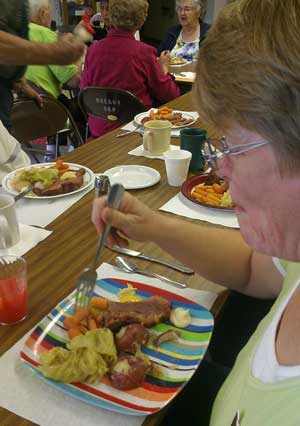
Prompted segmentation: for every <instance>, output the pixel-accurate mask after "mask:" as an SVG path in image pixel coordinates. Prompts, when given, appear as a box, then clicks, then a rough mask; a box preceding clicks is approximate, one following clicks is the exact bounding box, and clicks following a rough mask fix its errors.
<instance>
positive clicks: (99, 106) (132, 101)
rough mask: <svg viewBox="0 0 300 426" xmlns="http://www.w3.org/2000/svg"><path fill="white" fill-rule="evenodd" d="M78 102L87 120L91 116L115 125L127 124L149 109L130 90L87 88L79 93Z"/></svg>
mask: <svg viewBox="0 0 300 426" xmlns="http://www.w3.org/2000/svg"><path fill="white" fill-rule="evenodd" d="M78 102H79V105H80V107H81V109H82V111H83V113H84V114H85V116H86V118H87V117H88V116H89V115H91V116H93V117H96V118H102V119H103V120H107V121H112V122H114V123H115V122H118V123H127V122H129V121H131V120H133V118H134V117H135V115H137V114H139V113H141V112H144V111H147V109H148V108H147V107H146V106H145V105H144V103H143V102H142V101H141V100H140V99H139V98H138V97H137V96H135V95H133V94H132V93H131V92H129V91H128V90H123V89H115V88H112V87H86V88H85V89H83V90H82V91H81V92H80V93H79V96H78Z"/></svg>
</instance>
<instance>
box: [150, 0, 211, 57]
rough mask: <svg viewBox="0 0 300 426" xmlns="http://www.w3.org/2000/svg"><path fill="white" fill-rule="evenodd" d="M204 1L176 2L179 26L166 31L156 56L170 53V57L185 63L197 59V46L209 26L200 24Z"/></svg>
mask: <svg viewBox="0 0 300 426" xmlns="http://www.w3.org/2000/svg"><path fill="white" fill-rule="evenodd" d="M205 9H206V0H176V11H177V14H178V20H179V22H180V24H179V25H176V26H175V27H172V28H170V29H169V30H168V32H167V34H166V36H165V38H164V40H163V41H162V42H161V44H160V45H159V47H158V49H157V52H158V56H160V55H161V54H162V52H164V53H163V54H165V52H170V56H171V58H172V57H179V58H183V59H185V60H187V61H193V60H196V59H197V53H198V50H199V46H200V44H201V42H202V41H203V39H204V38H205V36H206V33H207V31H208V29H209V25H208V24H206V23H205V22H202V20H201V19H202V18H203V16H204V15H205Z"/></svg>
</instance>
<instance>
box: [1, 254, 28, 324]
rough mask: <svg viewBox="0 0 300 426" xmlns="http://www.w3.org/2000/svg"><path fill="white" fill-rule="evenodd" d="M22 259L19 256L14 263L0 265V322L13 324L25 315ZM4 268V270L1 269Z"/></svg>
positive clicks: (25, 295)
mask: <svg viewBox="0 0 300 426" xmlns="http://www.w3.org/2000/svg"><path fill="white" fill-rule="evenodd" d="M7 258H8V256H7ZM20 260H21V262H20ZM22 261H23V259H20V258H19V259H18V260H17V261H16V262H15V263H14V262H13V263H11V264H9V265H1V268H0V269H1V273H0V324H15V323H17V322H19V321H21V320H22V319H24V318H25V317H26V315H27V312H28V291H27V280H26V265H25V261H24V263H23V262H22ZM5 268H6V271H3V269H5Z"/></svg>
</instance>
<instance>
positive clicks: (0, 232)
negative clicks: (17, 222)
mask: <svg viewBox="0 0 300 426" xmlns="http://www.w3.org/2000/svg"><path fill="white" fill-rule="evenodd" d="M7 237H9V227H8V222H7V219H6V217H5V216H2V215H1V216H0V248H1V249H5V248H6V246H7V240H8V238H7Z"/></svg>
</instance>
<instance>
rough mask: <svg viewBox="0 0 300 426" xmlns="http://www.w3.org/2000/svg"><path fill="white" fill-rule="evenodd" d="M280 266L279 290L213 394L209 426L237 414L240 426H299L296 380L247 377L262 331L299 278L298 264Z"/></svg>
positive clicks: (226, 423) (226, 425)
mask: <svg viewBox="0 0 300 426" xmlns="http://www.w3.org/2000/svg"><path fill="white" fill-rule="evenodd" d="M282 266H283V267H284V269H286V276H285V279H284V284H283V288H282V291H281V292H280V294H279V296H278V298H277V300H276V302H275V303H274V305H273V307H272V309H271V310H270V312H269V314H268V315H266V317H265V318H264V319H263V320H262V321H261V323H260V324H259V326H258V327H257V329H256V331H255V332H254V334H253V335H252V337H251V338H250V340H249V342H248V343H247V345H246V346H245V347H244V348H243V350H242V351H241V352H240V354H239V356H238V357H237V360H236V363H235V365H234V367H233V369H232V371H231V373H230V374H229V376H228V378H227V379H226V381H225V383H224V385H223V386H222V388H221V390H220V392H219V393H218V395H217V398H216V401H215V403H214V407H213V413H212V418H211V422H210V426H230V425H231V424H232V421H233V419H234V416H235V414H236V412H237V411H239V413H240V426H283V425H284V426H296V425H297V426H298V425H300V409H299V406H300V377H293V378H289V379H285V380H280V381H277V382H274V383H263V382H261V381H260V380H258V379H256V378H255V377H254V376H253V375H252V374H251V371H252V363H253V357H254V354H255V351H256V349H257V346H258V344H259V342H260V340H261V338H262V336H263V334H264V332H265V331H266V329H267V327H268V326H269V324H270V323H271V321H272V319H273V317H274V315H275V314H276V312H277V310H278V309H279V307H280V305H281V303H282V302H283V300H284V299H285V298H286V297H287V295H288V294H289V293H290V291H291V290H292V288H293V287H294V285H295V284H296V280H299V279H300V264H299V263H292V262H287V263H286V264H284V262H282ZM233 332H234V330H233Z"/></svg>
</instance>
